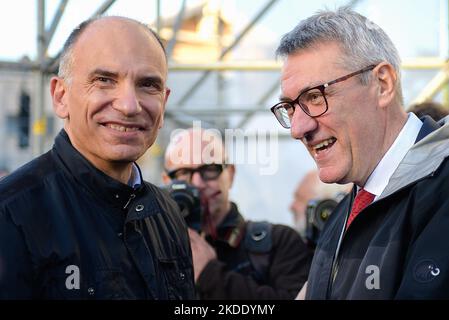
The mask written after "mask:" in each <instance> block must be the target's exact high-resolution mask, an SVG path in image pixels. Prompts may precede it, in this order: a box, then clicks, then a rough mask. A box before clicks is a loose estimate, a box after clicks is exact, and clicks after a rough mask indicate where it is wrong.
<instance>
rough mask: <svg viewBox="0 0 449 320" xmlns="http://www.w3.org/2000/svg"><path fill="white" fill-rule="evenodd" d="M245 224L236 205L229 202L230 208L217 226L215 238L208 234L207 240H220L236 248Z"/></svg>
mask: <svg viewBox="0 0 449 320" xmlns="http://www.w3.org/2000/svg"><path fill="white" fill-rule="evenodd" d="M245 226H246V223H245V219H244V218H243V216H242V215H241V214H240V212H239V210H238V208H237V205H236V204H235V203H234V202H231V209H230V210H229V212H228V214H227V215H226V217H225V218H224V219H223V221H222V222H221V223H220V224H219V225H218V227H217V239H215V240H214V239H212V238H211V237H210V236H208V240H209V241H210V242H212V243H213V242H221V243H225V244H227V245H228V246H230V247H232V248H236V247H238V246H239V244H240V242H241V240H242V239H243V235H244V231H245Z"/></svg>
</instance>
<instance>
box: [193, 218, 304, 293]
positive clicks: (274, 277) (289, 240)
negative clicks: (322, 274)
mask: <svg viewBox="0 0 449 320" xmlns="http://www.w3.org/2000/svg"><path fill="white" fill-rule="evenodd" d="M311 256H312V255H311V252H310V251H309V249H308V248H307V246H306V245H305V244H304V242H303V241H302V239H301V237H300V236H299V234H298V233H297V232H296V231H295V230H293V229H292V228H290V227H287V226H282V225H274V226H273V248H272V251H271V253H270V266H269V268H268V279H267V283H264V284H258V283H257V282H256V281H255V280H254V279H253V278H252V277H251V276H249V275H243V274H240V273H238V272H235V271H230V270H228V269H227V267H226V264H225V263H224V262H221V261H218V260H213V261H211V262H209V264H208V265H207V266H206V267H205V268H204V270H203V272H202V273H201V275H200V276H199V278H198V281H197V289H198V292H199V293H200V295H201V296H202V297H203V298H205V299H225V300H230V299H237V300H243V299H258V300H272V299H294V298H295V297H296V295H297V294H298V292H299V290H300V289H301V288H302V286H303V284H304V283H305V281H306V280H307V276H308V272H309V268H310V263H311Z"/></svg>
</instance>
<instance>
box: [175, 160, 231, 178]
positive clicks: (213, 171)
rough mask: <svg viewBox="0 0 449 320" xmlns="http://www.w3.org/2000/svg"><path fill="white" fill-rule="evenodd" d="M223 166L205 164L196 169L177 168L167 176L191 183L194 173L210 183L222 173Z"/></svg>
mask: <svg viewBox="0 0 449 320" xmlns="http://www.w3.org/2000/svg"><path fill="white" fill-rule="evenodd" d="M225 167H226V165H225V164H215V163H214V164H205V165H202V166H199V167H198V168H195V169H193V168H179V169H176V170H171V171H167V175H168V176H169V177H170V179H172V180H183V181H188V182H189V181H191V180H192V176H193V174H194V173H195V172H198V173H199V174H200V177H201V179H203V180H204V181H210V180H215V179H217V178H218V177H219V176H220V175H221V173H222V172H223V170H224V168H225Z"/></svg>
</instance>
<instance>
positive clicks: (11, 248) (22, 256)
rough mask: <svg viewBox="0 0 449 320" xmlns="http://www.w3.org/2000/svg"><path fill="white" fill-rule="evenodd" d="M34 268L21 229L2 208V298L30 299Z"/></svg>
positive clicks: (0, 234) (0, 297) (0, 226)
mask: <svg viewBox="0 0 449 320" xmlns="http://www.w3.org/2000/svg"><path fill="white" fill-rule="evenodd" d="M32 279H33V269H32V263H31V258H30V256H29V253H28V249H27V246H26V243H25V240H24V237H23V235H22V233H21V231H20V229H19V228H18V227H17V226H16V225H15V224H14V222H13V221H12V219H11V217H10V215H9V214H7V213H6V212H5V210H0V300H3V299H30V298H32V297H33V289H32Z"/></svg>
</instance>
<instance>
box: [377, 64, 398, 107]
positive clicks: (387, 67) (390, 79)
mask: <svg viewBox="0 0 449 320" xmlns="http://www.w3.org/2000/svg"><path fill="white" fill-rule="evenodd" d="M373 74H374V75H375V77H376V80H377V82H378V84H379V91H378V97H379V106H380V107H381V108H385V107H388V106H389V105H390V104H391V103H392V101H393V100H394V99H395V97H396V90H397V85H398V84H397V81H398V75H397V73H396V71H395V70H394V68H393V66H392V65H391V64H389V63H387V62H381V63H379V64H378V65H377V67H376V68H374V70H373Z"/></svg>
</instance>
